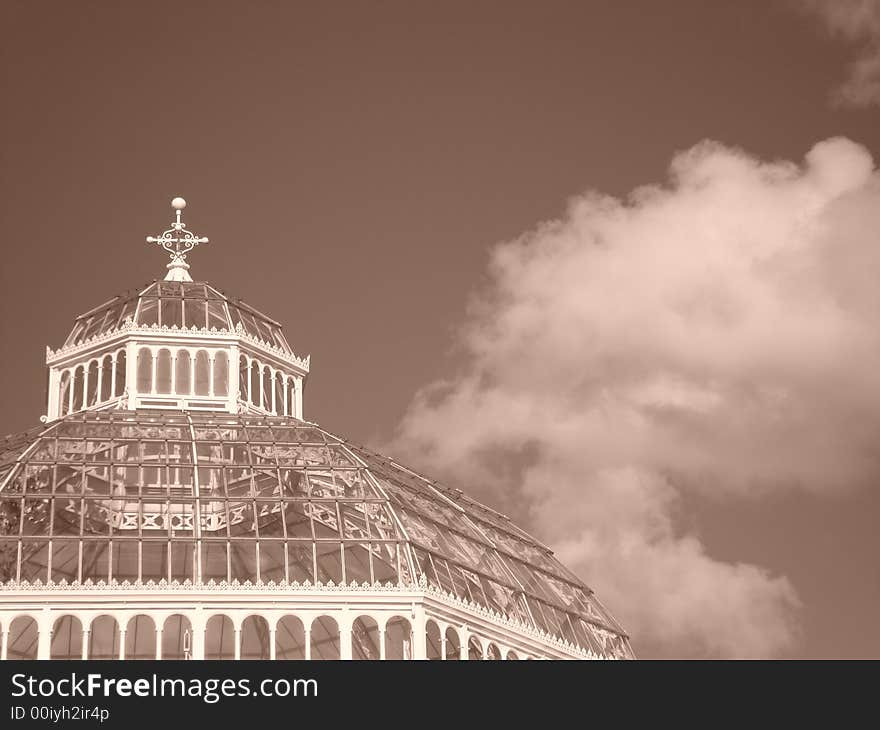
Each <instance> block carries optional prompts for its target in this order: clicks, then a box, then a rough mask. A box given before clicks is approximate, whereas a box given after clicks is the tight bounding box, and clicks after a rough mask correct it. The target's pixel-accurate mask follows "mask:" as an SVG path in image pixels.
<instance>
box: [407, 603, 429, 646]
mask: <svg viewBox="0 0 880 730" xmlns="http://www.w3.org/2000/svg"><path fill="white" fill-rule="evenodd" d="M411 616H412V659H427V658H428V642H427V636H426V634H425V609H424V608H423V607H422V606H419V605H416V604H413V607H412V614H411Z"/></svg>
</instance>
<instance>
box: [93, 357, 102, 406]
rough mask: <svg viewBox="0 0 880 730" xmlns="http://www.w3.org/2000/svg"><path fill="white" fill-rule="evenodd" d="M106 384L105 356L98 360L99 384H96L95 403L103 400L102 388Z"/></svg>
mask: <svg viewBox="0 0 880 730" xmlns="http://www.w3.org/2000/svg"><path fill="white" fill-rule="evenodd" d="M103 384H104V358H103V357H102V358H101V359H100V360H98V384H97V385H96V386H95V403H100V402H101V390H102V387H103Z"/></svg>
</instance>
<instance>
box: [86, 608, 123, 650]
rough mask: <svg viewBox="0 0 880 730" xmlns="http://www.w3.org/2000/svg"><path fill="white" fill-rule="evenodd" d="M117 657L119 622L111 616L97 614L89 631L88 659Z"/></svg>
mask: <svg viewBox="0 0 880 730" xmlns="http://www.w3.org/2000/svg"><path fill="white" fill-rule="evenodd" d="M118 658H119V624H117V623H116V619H115V618H113V617H112V616H106V615H105V616H98V618H96V619H95V620H94V621H92V627H91V631H89V659H118Z"/></svg>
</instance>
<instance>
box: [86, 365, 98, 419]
mask: <svg viewBox="0 0 880 730" xmlns="http://www.w3.org/2000/svg"><path fill="white" fill-rule="evenodd" d="M88 374H89V377H88V383H87V384H86V407H87V408H88V407H89V406H93V405H95V404H96V403H97V402H98V361H97V360H92V361H91V362H90V363H89V369H88Z"/></svg>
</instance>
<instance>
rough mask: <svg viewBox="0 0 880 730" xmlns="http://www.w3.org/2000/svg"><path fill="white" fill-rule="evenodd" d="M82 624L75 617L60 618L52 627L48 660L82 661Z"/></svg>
mask: <svg viewBox="0 0 880 730" xmlns="http://www.w3.org/2000/svg"><path fill="white" fill-rule="evenodd" d="M82 640H83V629H82V623H81V622H80V620H79V619H78V618H77V617H76V616H62V617H61V618H59V619H56V621H55V625H54V626H53V627H52V643H51V645H50V646H49V658H50V659H82V654H83V650H82Z"/></svg>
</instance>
